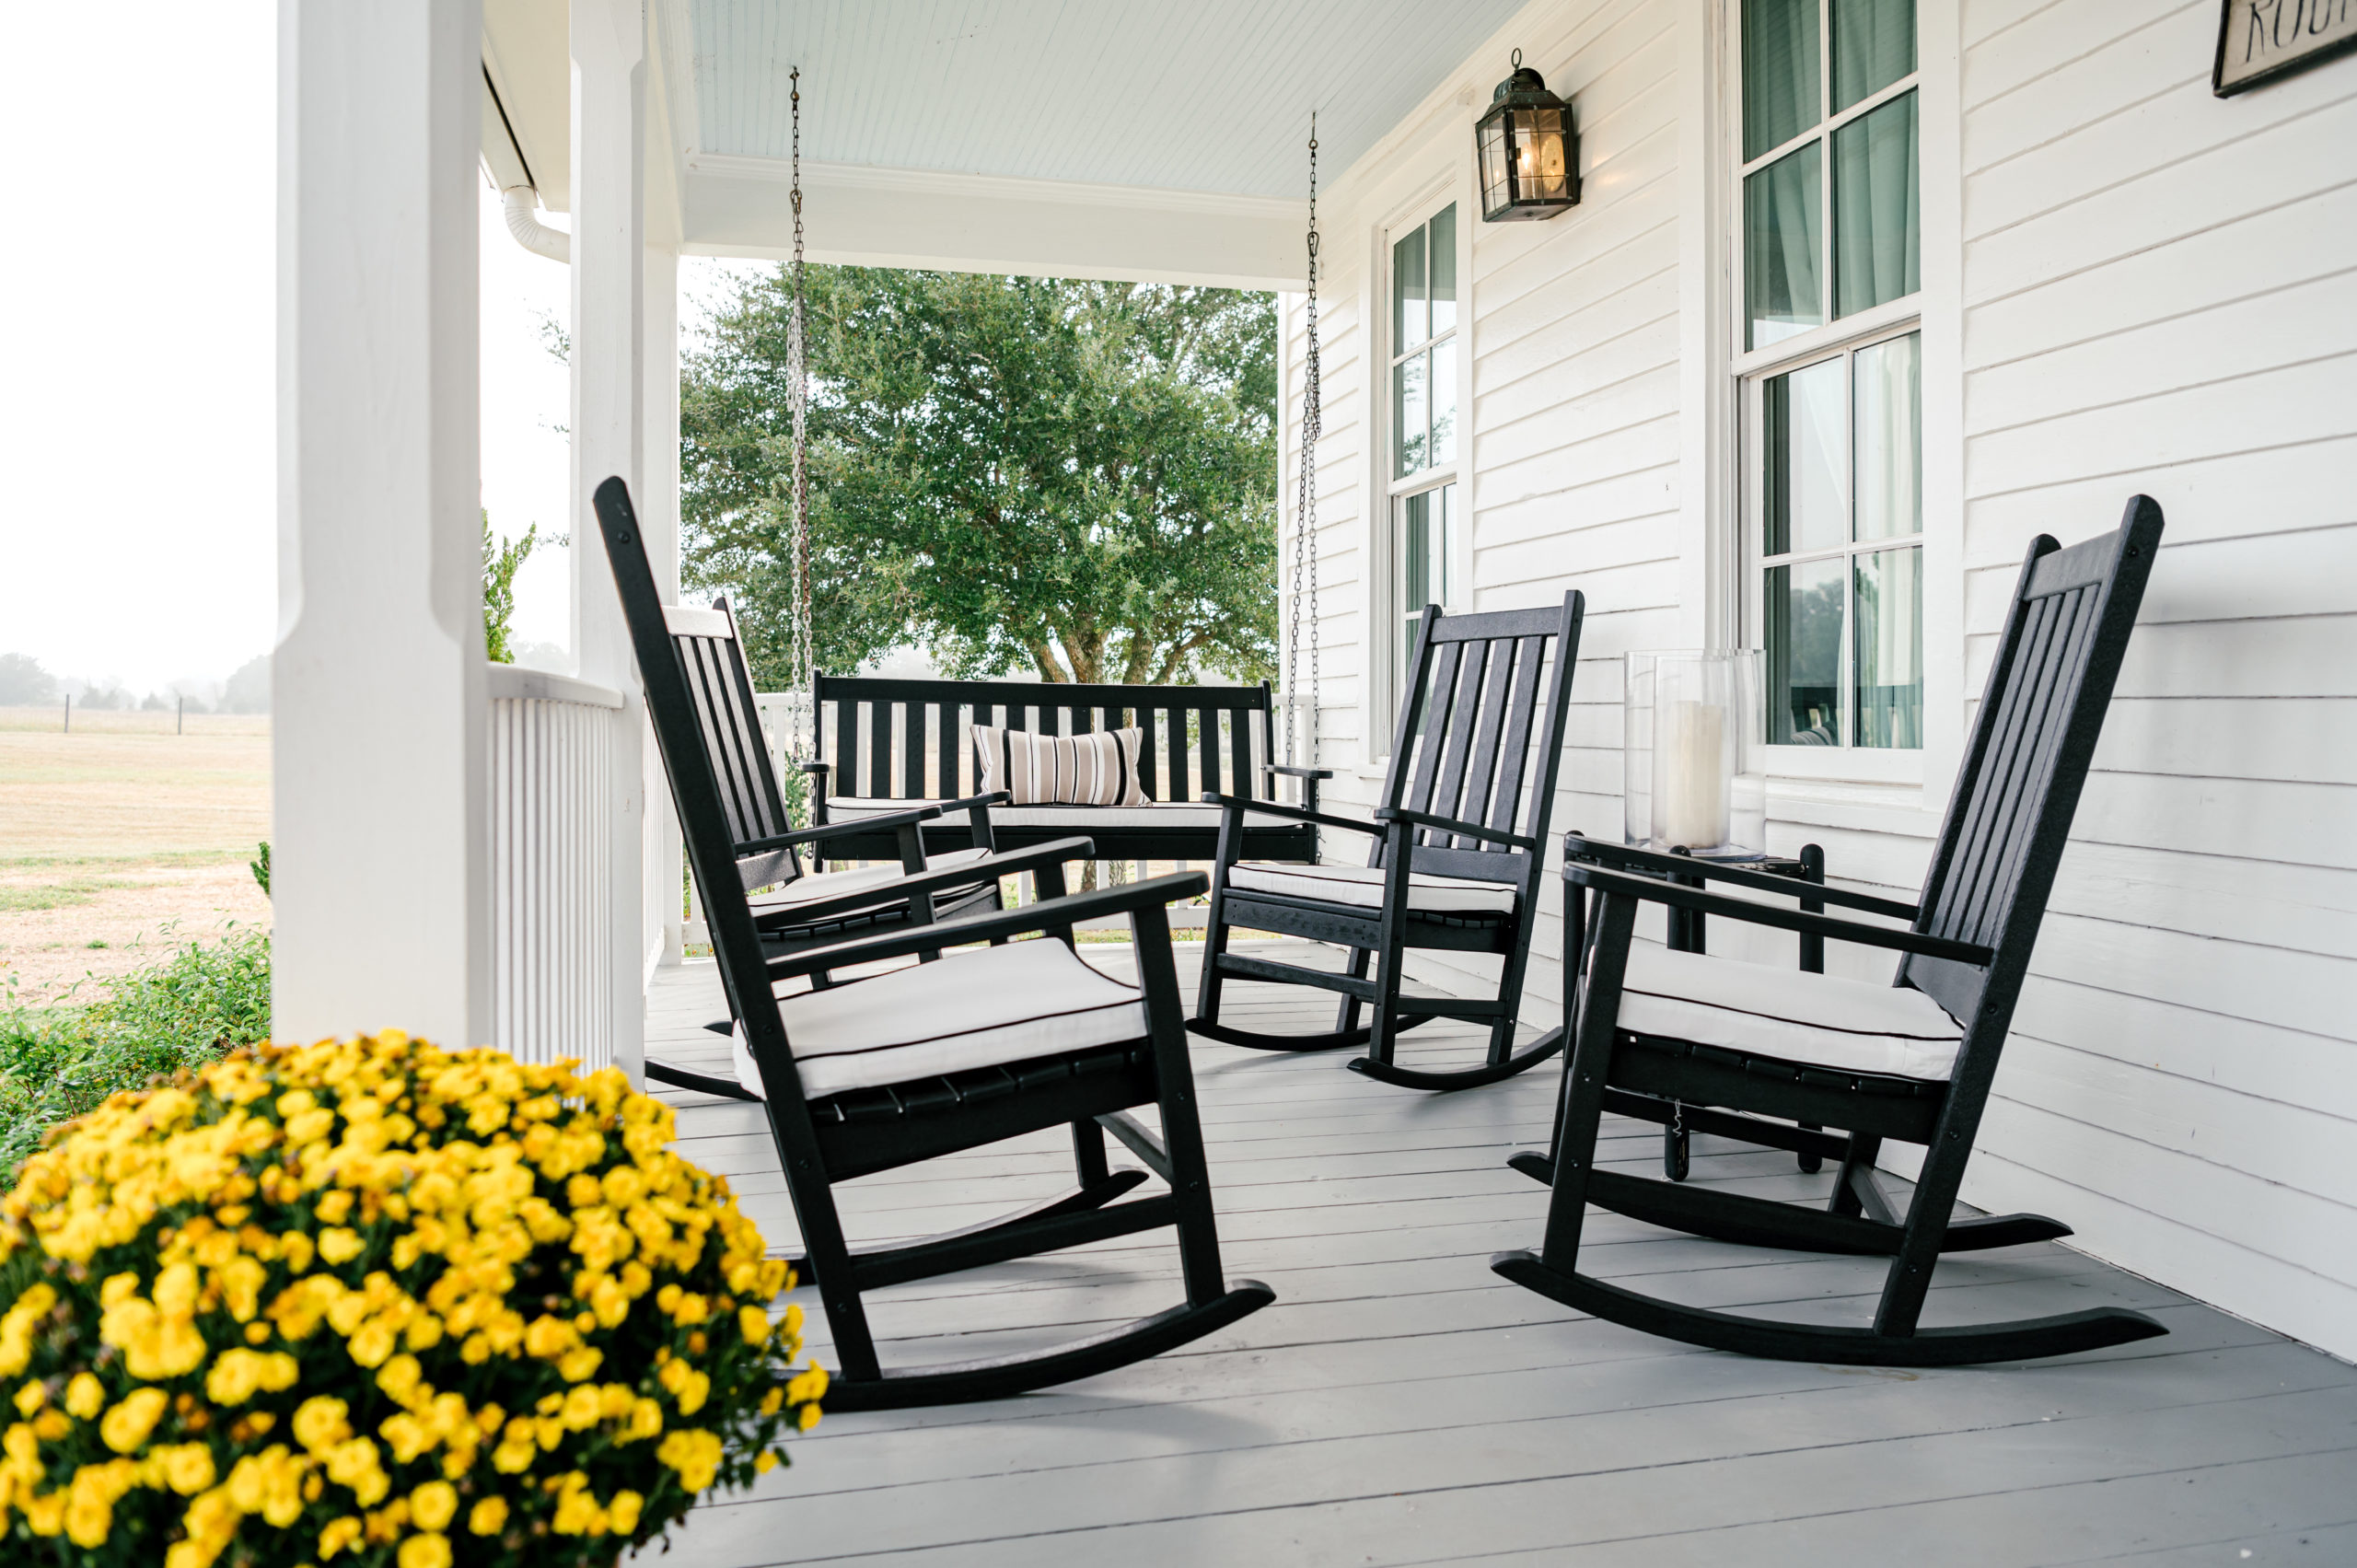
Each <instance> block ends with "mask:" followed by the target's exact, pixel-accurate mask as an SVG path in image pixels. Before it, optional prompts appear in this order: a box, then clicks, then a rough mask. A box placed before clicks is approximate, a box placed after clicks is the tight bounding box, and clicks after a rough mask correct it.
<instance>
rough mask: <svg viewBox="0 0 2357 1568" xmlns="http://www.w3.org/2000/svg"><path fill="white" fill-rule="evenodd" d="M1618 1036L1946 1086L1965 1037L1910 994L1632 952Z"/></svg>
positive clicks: (1664, 951) (1924, 999)
mask: <svg viewBox="0 0 2357 1568" xmlns="http://www.w3.org/2000/svg"><path fill="white" fill-rule="evenodd" d="M1620 1028H1623V1029H1626V1030H1628V1031H1630V1032H1631V1033H1635V1034H1646V1035H1659V1036H1662V1037H1663V1038H1665V1039H1668V1040H1690V1041H1692V1042H1693V1043H1695V1044H1697V1045H1716V1046H1724V1048H1726V1049H1727V1050H1729V1051H1747V1052H1749V1053H1751V1054H1753V1055H1758V1056H1771V1057H1774V1058H1775V1059H1777V1060H1778V1061H1780V1062H1797V1063H1806V1064H1808V1065H1810V1066H1817V1067H1830V1068H1833V1069H1835V1070H1836V1071H1838V1072H1844V1073H1877V1074H1887V1075H1888V1076H1890V1077H1895V1078H1918V1079H1923V1080H1926V1081H1929V1082H1933V1083H1942V1082H1945V1081H1946V1079H1947V1076H1948V1074H1950V1073H1952V1072H1954V1071H1955V1069H1956V1049H1957V1047H1958V1046H1959V1045H1960V1044H1961V1043H1962V1042H1963V1040H1964V1030H1963V1029H1962V1028H1960V1027H1959V1026H1958V1025H1957V1023H1956V1020H1955V1019H1954V1018H1951V1017H1949V1016H1948V1015H1947V1013H1946V1010H1945V1009H1944V1008H1942V1007H1941V1005H1939V1004H1938V1003H1936V1002H1934V1001H1933V1000H1932V999H1931V998H1930V997H1929V996H1926V995H1925V994H1923V993H1922V992H1920V991H1917V990H1915V989H1914V988H1913V987H1911V986H1903V985H1871V984H1868V983H1867V982H1866V981H1857V980H1841V979H1838V978H1836V977H1834V976H1831V975H1822V974H1809V973H1807V972H1805V971H1804V970H1792V969H1780V968H1776V967H1774V966H1772V965H1769V964H1747V963H1740V962H1738V961H1736V959H1733V958H1712V957H1710V956H1708V955H1706V954H1702V953H1678V952H1672V951H1671V950H1670V949H1668V948H1666V947H1655V946H1653V945H1652V944H1651V943H1639V944H1636V945H1634V946H1632V947H1631V948H1630V949H1629V968H1628V972H1627V974H1626V976H1625V977H1624V978H1623V979H1622V981H1621V995H1620Z"/></svg>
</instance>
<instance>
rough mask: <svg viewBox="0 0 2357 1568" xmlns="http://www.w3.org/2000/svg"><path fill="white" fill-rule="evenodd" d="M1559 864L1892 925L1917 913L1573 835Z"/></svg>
mask: <svg viewBox="0 0 2357 1568" xmlns="http://www.w3.org/2000/svg"><path fill="white" fill-rule="evenodd" d="M1563 859H1564V862H1565V863H1566V864H1569V863H1570V862H1571V861H1573V859H1582V860H1594V861H1596V862H1599V863H1601V864H1602V865H1606V866H1608V867H1610V868H1611V869H1613V870H1617V871H1637V872H1641V873H1645V874H1655V873H1667V874H1671V875H1675V876H1679V877H1702V878H1704V879H1705V880H1707V881H1712V882H1726V883H1731V884H1733V885H1734V886H1736V887H1738V888H1749V889H1752V890H1753V891H1754V892H1760V893H1774V894H1776V895H1777V896H1778V897H1780V898H1787V899H1808V900H1812V901H1822V902H1825V903H1829V904H1839V905H1840V907H1841V908H1843V909H1853V910H1860V911H1863V912H1865V913H1867V914H1883V915H1888V916H1889V917H1890V918H1892V919H1893V920H1913V919H1914V918H1915V917H1916V916H1917V915H1919V914H1921V913H1922V911H1921V910H1920V909H1918V908H1917V907H1916V906H1915V905H1913V904H1909V903H1901V902H1899V901H1898V900H1896V899H1877V898H1875V897H1874V896H1873V895H1872V894H1868V893H1852V892H1848V891H1846V890H1844V889H1840V888H1829V887H1826V886H1825V885H1824V884H1823V883H1821V882H1802V881H1798V880H1796V879H1795V878H1794V877H1778V876H1775V875H1773V874H1771V873H1769V872H1765V871H1752V870H1747V869H1746V868H1744V867H1742V866H1736V865H1716V864H1714V863H1713V862H1711V861H1707V860H1703V859H1701V858H1699V857H1689V856H1687V855H1682V854H1662V853H1661V852H1660V851H1659V850H1650V849H1632V848H1631V847H1630V846H1628V845H1626V844H1616V843H1608V842H1603V841H1601V840H1598V839H1590V838H1585V837H1583V836H1581V835H1580V834H1578V833H1566V834H1564V835H1563Z"/></svg>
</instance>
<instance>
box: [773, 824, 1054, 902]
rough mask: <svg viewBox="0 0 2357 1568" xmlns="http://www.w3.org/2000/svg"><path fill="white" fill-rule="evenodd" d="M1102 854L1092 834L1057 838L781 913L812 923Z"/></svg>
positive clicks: (814, 900) (914, 874)
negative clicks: (1082, 836)
mask: <svg viewBox="0 0 2357 1568" xmlns="http://www.w3.org/2000/svg"><path fill="white" fill-rule="evenodd" d="M1096 856H1097V845H1096V844H1095V842H1092V841H1090V840H1088V839H1084V838H1078V837H1074V838H1069V839H1052V840H1051V841H1049V842H1046V843H1043V844H1033V845H1032V846H1030V847H1029V848H1028V849H1016V850H1007V851H1004V853H1001V854H986V855H984V856H982V858H981V859H980V860H969V861H963V862H960V863H959V864H958V865H943V866H937V867H935V868H933V869H931V870H927V871H917V872H911V873H910V874H909V875H908V876H905V877H899V878H896V879H895V880H893V881H890V882H884V883H879V884H877V885H875V886H872V887H866V888H862V889H858V890H857V891H855V892H849V893H838V894H836V895H835V896H834V897H832V898H830V899H813V900H811V901H810V902H808V903H807V904H795V905H792V906H791V907H790V908H789V909H787V910H784V911H781V912H780V915H781V916H783V917H784V919H785V921H786V923H789V924H805V923H814V922H817V921H821V920H829V919H831V918H833V917H834V916H836V915H839V914H849V913H851V912H853V911H855V910H868V909H874V908H876V907H877V905H878V904H888V903H896V902H899V901H900V900H907V899H916V898H920V897H923V896H924V895H926V894H929V893H938V892H941V891H943V890H944V889H950V888H963V887H967V886H969V885H970V884H973V883H976V882H995V881H997V880H998V878H1000V877H1013V876H1016V875H1018V874H1020V873H1022V872H1026V871H1037V870H1038V869H1039V867H1040V866H1042V865H1051V864H1054V863H1058V862H1062V861H1067V860H1093V859H1095V858H1096ZM772 918H773V919H774V918H779V917H778V916H772Z"/></svg>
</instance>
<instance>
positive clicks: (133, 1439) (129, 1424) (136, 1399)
mask: <svg viewBox="0 0 2357 1568" xmlns="http://www.w3.org/2000/svg"><path fill="white" fill-rule="evenodd" d="M169 1402H170V1400H168V1398H167V1396H166V1395H165V1393H164V1390H162V1389H161V1388H135V1389H134V1390H133V1391H132V1392H130V1393H128V1394H126V1395H124V1396H123V1399H122V1403H121V1404H119V1405H117V1406H115V1407H114V1409H112V1410H110V1411H107V1415H106V1419H105V1420H104V1421H102V1422H100V1423H99V1436H100V1437H103V1438H104V1439H106V1445H107V1446H108V1447H110V1448H111V1449H113V1450H114V1451H115V1452H116V1453H118V1454H128V1453H130V1452H131V1451H132V1450H133V1449H134V1448H136V1447H138V1446H140V1445H141V1444H142V1443H145V1442H146V1441H147V1434H149V1433H151V1432H153V1431H155V1430H156V1423H157V1421H159V1420H161V1419H162V1418H163V1414H164V1407H165V1406H166V1405H167V1404H168V1403H169Z"/></svg>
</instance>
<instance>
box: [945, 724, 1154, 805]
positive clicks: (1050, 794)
mask: <svg viewBox="0 0 2357 1568" xmlns="http://www.w3.org/2000/svg"><path fill="white" fill-rule="evenodd" d="M973 728H974V749H975V751H976V752H977V753H979V755H980V759H981V768H982V778H981V791H982V793H983V794H984V795H988V794H990V793H991V792H993V790H1002V789H1003V790H1004V791H1006V793H1007V794H1008V795H1009V796H1012V797H1013V804H1015V805H1016V806H1151V805H1152V804H1153V803H1154V802H1153V797H1152V796H1148V795H1147V794H1146V792H1145V789H1144V786H1143V785H1141V784H1139V783H1138V748H1139V747H1140V746H1142V745H1143V744H1144V741H1145V732H1144V730H1141V729H1138V728H1135V727H1132V728H1129V729H1112V730H1100V731H1097V732H1096V733H1093V734H1089V735H1034V734H1032V733H1031V732H1030V731H1028V730H1022V729H1007V728H1005V727H1004V726H998V725H987V724H978V725H976V726H973Z"/></svg>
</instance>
